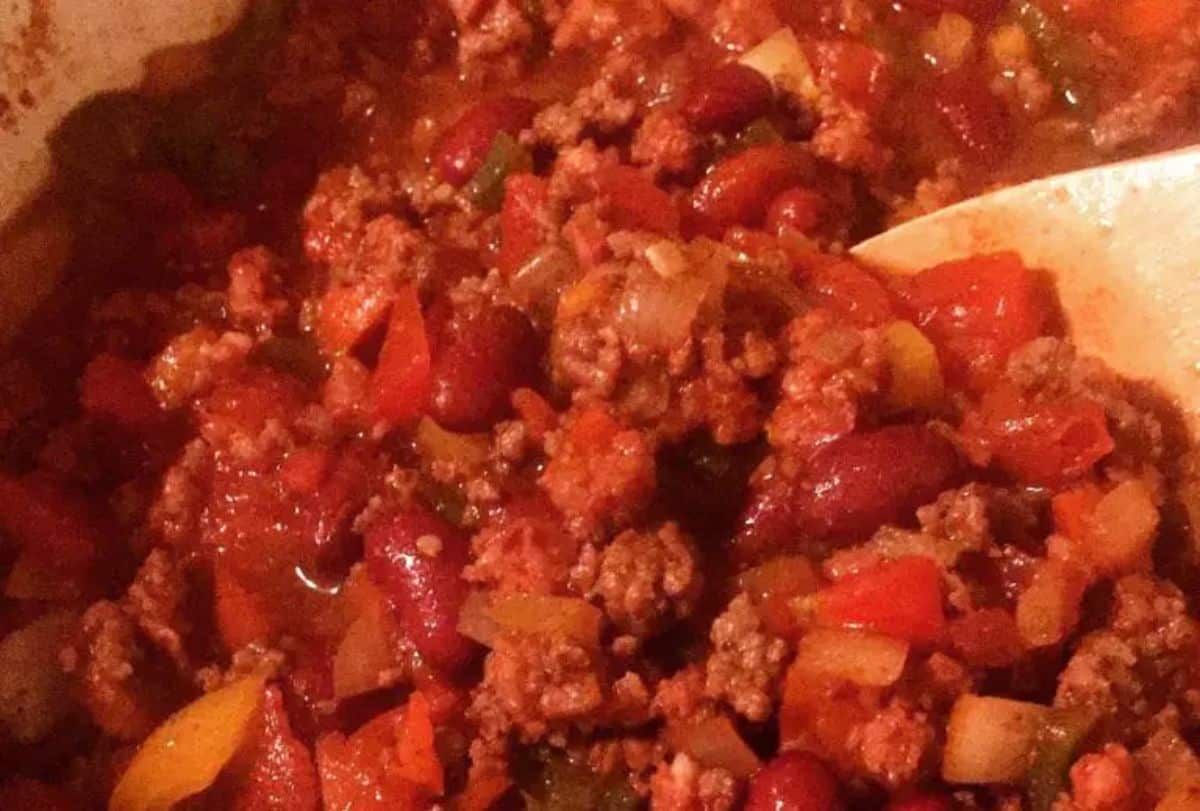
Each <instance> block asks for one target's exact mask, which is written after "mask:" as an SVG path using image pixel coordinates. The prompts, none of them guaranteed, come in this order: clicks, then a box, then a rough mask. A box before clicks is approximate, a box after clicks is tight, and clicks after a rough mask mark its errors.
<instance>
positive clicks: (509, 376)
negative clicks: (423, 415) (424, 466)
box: [429, 307, 540, 431]
mask: <svg viewBox="0 0 1200 811" xmlns="http://www.w3.org/2000/svg"><path fill="white" fill-rule="evenodd" d="M431 321H432V319H431ZM438 331H439V332H440V334H439V335H435V336H433V338H432V340H433V344H434V347H435V349H434V355H433V372H432V375H433V382H432V400H431V404H430V411H429V413H430V416H432V417H433V418H434V419H435V420H437V422H438V424H440V425H442V426H443V427H445V428H450V429H452V430H459V431H474V430H483V429H486V428H488V427H489V426H490V425H491V424H492V423H494V422H495V421H496V420H498V419H501V418H502V417H504V416H505V415H506V414H507V413H508V412H509V394H511V393H512V391H513V390H514V389H516V388H519V387H521V386H524V385H528V384H529V383H531V382H532V381H533V378H534V377H535V375H536V373H537V361H538V357H539V355H540V346H539V343H540V342H539V340H538V336H537V333H536V332H534V329H533V325H531V324H530V323H529V319H528V318H526V317H525V316H524V315H523V314H522V313H521V312H520V311H519V310H516V309H514V308H512V307H487V308H484V309H483V310H481V311H480V312H478V313H474V314H472V315H469V316H466V317H450V318H448V319H446V321H445V322H444V323H443V325H442V326H441V329H439V330H438Z"/></svg>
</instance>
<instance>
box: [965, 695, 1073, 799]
mask: <svg viewBox="0 0 1200 811" xmlns="http://www.w3.org/2000/svg"><path fill="white" fill-rule="evenodd" d="M1048 712H1049V709H1048V708H1047V707H1044V706H1042V705H1040V704H1031V703H1029V702H1026V701H1012V700H1010V699H1007V698H990V697H985V696H976V695H970V694H967V695H963V696H961V697H960V698H959V699H958V701H957V702H955V704H954V709H953V710H952V711H951V712H950V721H949V723H948V724H947V726H946V748H945V752H944V754H943V756H942V779H944V780H945V781H946V782H947V783H1018V782H1020V781H1021V780H1023V779H1024V777H1025V774H1026V772H1028V770H1029V765H1030V760H1031V756H1032V753H1033V748H1034V746H1035V744H1036V743H1037V734H1038V729H1039V728H1040V727H1041V726H1042V724H1043V723H1044V722H1045V720H1046V716H1047V713H1048Z"/></svg>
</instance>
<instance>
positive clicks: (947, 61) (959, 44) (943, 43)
mask: <svg viewBox="0 0 1200 811" xmlns="http://www.w3.org/2000/svg"><path fill="white" fill-rule="evenodd" d="M974 36H975V26H974V25H972V24H971V21H970V20H968V19H967V18H966V17H964V16H962V15H961V14H954V13H953V12H946V13H945V14H943V15H942V16H941V17H939V18H938V21H937V25H936V26H934V27H933V28H931V29H929V30H928V31H926V32H925V34H924V35H923V36H922V37H921V47H922V49H923V50H924V51H925V54H926V56H927V57H928V58H929V60H930V61H931V62H933V64H934V66H935V67H936V68H937V69H938V70H942V71H952V70H957V69H958V68H959V67H960V66H961V65H962V64H963V62H965V61H966V59H967V57H968V56H970V53H971V41H972V39H973V38H974Z"/></svg>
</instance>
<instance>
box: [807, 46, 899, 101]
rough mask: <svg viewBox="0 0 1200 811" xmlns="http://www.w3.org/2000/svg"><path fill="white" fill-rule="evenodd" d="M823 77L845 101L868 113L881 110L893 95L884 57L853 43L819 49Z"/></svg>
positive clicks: (875, 51)
mask: <svg viewBox="0 0 1200 811" xmlns="http://www.w3.org/2000/svg"><path fill="white" fill-rule="evenodd" d="M815 50H816V56H817V69H818V70H819V72H820V74H821V78H822V79H824V80H825V81H826V82H828V83H829V85H830V86H832V87H833V89H834V91H835V92H836V93H837V94H838V96H840V97H841V98H843V99H845V100H846V101H848V102H850V103H851V104H853V105H854V106H856V107H859V108H860V109H863V110H867V111H868V112H875V111H877V110H878V109H879V108H880V106H881V105H882V104H883V102H884V100H886V99H887V96H888V94H889V93H890V92H891V84H892V83H891V77H890V75H889V72H888V67H887V60H885V59H884V57H883V54H881V53H879V51H877V50H875V49H874V48H871V47H869V46H867V45H863V44H862V43H860V42H854V41H853V40H827V41H824V42H818V43H817V44H816V46H815Z"/></svg>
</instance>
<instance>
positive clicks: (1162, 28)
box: [1109, 0, 1193, 42]
mask: <svg viewBox="0 0 1200 811" xmlns="http://www.w3.org/2000/svg"><path fill="white" fill-rule="evenodd" d="M1109 7H1110V8H1111V13H1112V16H1113V22H1114V23H1115V27H1116V29H1117V31H1118V32H1119V33H1121V34H1122V35H1123V36H1126V37H1130V38H1132V39H1137V40H1142V41H1143V42H1155V41H1158V40H1162V39H1164V38H1166V37H1167V36H1169V35H1170V34H1172V33H1173V32H1176V31H1178V30H1179V28H1180V26H1182V25H1184V24H1185V23H1186V21H1187V20H1188V18H1189V16H1190V15H1191V13H1192V7H1193V3H1192V0H1113V1H1112V2H1110V3H1109Z"/></svg>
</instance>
